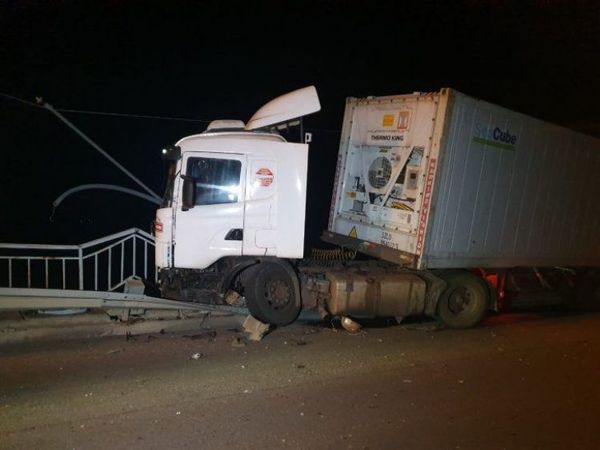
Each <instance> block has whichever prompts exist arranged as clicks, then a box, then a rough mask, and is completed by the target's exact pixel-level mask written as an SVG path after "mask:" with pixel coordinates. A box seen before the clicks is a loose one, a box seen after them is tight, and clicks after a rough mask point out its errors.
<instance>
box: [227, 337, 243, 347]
mask: <svg viewBox="0 0 600 450" xmlns="http://www.w3.org/2000/svg"><path fill="white" fill-rule="evenodd" d="M231 346H232V347H237V348H241V347H245V346H246V341H245V340H244V338H241V337H237V336H236V337H234V338H233V340H232V341H231Z"/></svg>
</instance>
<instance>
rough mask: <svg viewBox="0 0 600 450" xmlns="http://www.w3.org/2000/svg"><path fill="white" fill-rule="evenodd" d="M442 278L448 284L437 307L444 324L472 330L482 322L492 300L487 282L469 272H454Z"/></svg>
mask: <svg viewBox="0 0 600 450" xmlns="http://www.w3.org/2000/svg"><path fill="white" fill-rule="evenodd" d="M442 278H443V279H444V280H446V282H447V283H448V286H447V288H446V290H445V291H444V292H443V293H442V295H441V297H440V299H439V301H438V306H437V312H438V316H439V318H440V319H441V320H442V322H444V324H445V325H447V326H448V327H450V328H471V327H474V326H475V325H477V324H478V323H479V322H481V320H483V317H484V316H485V313H486V312H487V309H488V305H489V300H490V299H489V297H490V295H489V290H488V288H487V286H486V285H485V284H484V283H485V282H484V281H483V280H481V279H480V278H478V277H477V276H476V275H473V274H472V273H469V272H452V273H448V274H445V275H443V276H442Z"/></svg>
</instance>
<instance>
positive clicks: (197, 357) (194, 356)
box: [192, 353, 204, 360]
mask: <svg viewBox="0 0 600 450" xmlns="http://www.w3.org/2000/svg"><path fill="white" fill-rule="evenodd" d="M203 357H204V353H194V354H193V355H192V359H195V360H198V359H200V358H203Z"/></svg>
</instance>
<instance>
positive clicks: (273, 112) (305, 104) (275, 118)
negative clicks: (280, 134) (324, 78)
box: [245, 86, 321, 131]
mask: <svg viewBox="0 0 600 450" xmlns="http://www.w3.org/2000/svg"><path fill="white" fill-rule="evenodd" d="M320 109H321V104H320V103H319V96H318V95H317V89H316V88H315V87H314V86H308V87H305V88H302V89H297V90H295V91H292V92H288V93H287V94H284V95H281V96H279V97H277V98H275V99H273V100H271V101H270V102H269V103H267V104H265V105H264V106H263V107H262V108H260V109H259V110H258V111H256V112H255V113H254V115H253V116H252V118H251V119H250V120H249V121H248V123H247V124H246V127H245V130H246V131H251V130H258V129H259V128H265V127H271V126H276V125H278V124H282V123H285V122H289V121H291V120H293V119H298V118H300V117H303V116H307V115H309V114H312V113H315V112H317V111H319V110H320Z"/></svg>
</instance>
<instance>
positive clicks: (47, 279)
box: [44, 258, 50, 289]
mask: <svg viewBox="0 0 600 450" xmlns="http://www.w3.org/2000/svg"><path fill="white" fill-rule="evenodd" d="M44 266H45V272H46V273H45V275H46V289H48V286H49V285H50V283H49V282H50V278H49V277H48V258H44Z"/></svg>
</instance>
